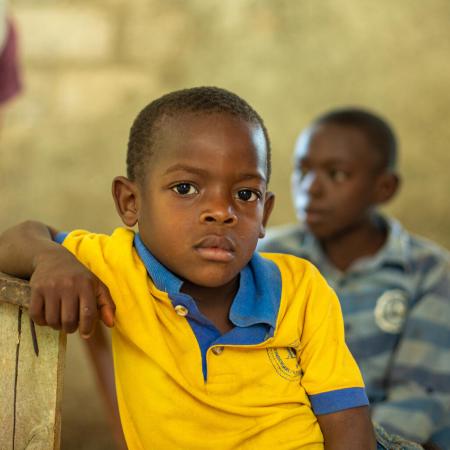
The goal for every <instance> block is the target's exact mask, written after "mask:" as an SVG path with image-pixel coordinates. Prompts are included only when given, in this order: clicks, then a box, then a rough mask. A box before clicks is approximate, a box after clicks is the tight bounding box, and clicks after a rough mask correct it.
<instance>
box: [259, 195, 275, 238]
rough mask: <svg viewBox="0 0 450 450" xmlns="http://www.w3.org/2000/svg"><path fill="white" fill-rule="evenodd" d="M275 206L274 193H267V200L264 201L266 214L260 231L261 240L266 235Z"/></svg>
mask: <svg viewBox="0 0 450 450" xmlns="http://www.w3.org/2000/svg"><path fill="white" fill-rule="evenodd" d="M274 204H275V194H274V193H273V192H266V198H265V200H264V213H263V219H262V223H261V229H260V230H259V238H260V239H261V238H263V237H264V236H265V235H266V225H267V222H268V221H269V217H270V214H271V213H272V210H273V206H274Z"/></svg>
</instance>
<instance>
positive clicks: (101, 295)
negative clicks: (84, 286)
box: [97, 283, 116, 328]
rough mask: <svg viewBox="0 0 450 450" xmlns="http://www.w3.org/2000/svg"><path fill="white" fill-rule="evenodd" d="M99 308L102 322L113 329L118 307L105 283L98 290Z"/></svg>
mask: <svg viewBox="0 0 450 450" xmlns="http://www.w3.org/2000/svg"><path fill="white" fill-rule="evenodd" d="M97 308H98V310H99V313H100V318H101V320H102V322H103V323H104V324H105V325H106V326H107V327H110V328H111V327H113V326H114V315H115V313H116V305H115V304H114V301H113V299H112V298H111V294H110V293H109V290H108V288H107V287H106V286H105V285H104V284H103V283H101V284H99V287H98V290H97Z"/></svg>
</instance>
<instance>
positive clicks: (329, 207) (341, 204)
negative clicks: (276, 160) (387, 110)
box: [292, 124, 382, 239]
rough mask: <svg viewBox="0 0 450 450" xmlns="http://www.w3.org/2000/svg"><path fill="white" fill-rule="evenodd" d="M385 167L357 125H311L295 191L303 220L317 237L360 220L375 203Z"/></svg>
mask: <svg viewBox="0 0 450 450" xmlns="http://www.w3.org/2000/svg"><path fill="white" fill-rule="evenodd" d="M381 172H382V171H381V170H380V169H379V160H378V155H377V153H376V152H375V151H374V150H373V149H372V148H371V147H370V144H369V142H368V141H367V139H366V136H365V134H364V133H363V132H362V131H360V130H359V129H357V128H355V127H351V126H340V125H335V124H324V125H319V126H317V127H313V128H312V129H311V130H309V131H307V132H306V133H305V134H304V135H303V136H302V137H301V138H300V139H299V141H298V143H297V147H296V150H295V168H294V172H293V174H292V190H293V198H294V204H295V209H296V212H297V216H298V218H299V220H301V221H302V222H304V223H305V224H306V225H307V227H308V228H309V229H310V230H311V232H312V233H314V234H315V235H316V237H317V238H319V239H327V238H330V237H333V236H335V235H338V234H340V233H341V232H344V231H346V230H348V229H351V228H352V227H354V226H356V225H358V224H360V223H362V222H363V221H364V220H366V219H367V216H368V213H369V211H370V209H371V207H372V206H374V204H375V199H374V198H375V185H376V180H377V177H378V176H379V175H380V173H381Z"/></svg>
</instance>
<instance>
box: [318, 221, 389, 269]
mask: <svg viewBox="0 0 450 450" xmlns="http://www.w3.org/2000/svg"><path fill="white" fill-rule="evenodd" d="M386 238H387V230H386V228H385V227H384V226H383V224H381V223H380V222H379V221H376V220H373V219H371V218H369V219H368V220H366V221H364V222H362V223H360V224H357V225H355V226H353V227H351V228H348V229H346V230H344V231H343V232H342V233H340V234H337V235H335V236H333V237H331V238H328V239H323V240H321V241H320V244H321V246H322V249H323V251H324V253H325V255H326V256H327V258H328V260H329V261H330V262H331V263H332V264H333V265H334V266H335V267H336V268H337V269H339V270H341V271H343V272H345V271H346V270H347V269H348V268H349V267H350V266H351V265H352V264H353V263H354V262H355V261H356V260H357V259H359V258H362V257H365V256H371V255H374V254H375V253H377V252H378V251H379V250H380V248H381V247H382V246H383V245H384V243H385V242H386Z"/></svg>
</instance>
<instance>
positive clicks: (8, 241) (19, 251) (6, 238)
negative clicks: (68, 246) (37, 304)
mask: <svg viewBox="0 0 450 450" xmlns="http://www.w3.org/2000/svg"><path fill="white" fill-rule="evenodd" d="M54 233H56V232H55V231H54V230H52V229H51V228H49V227H47V226H46V225H44V224H43V223H40V222H35V221H27V222H23V223H20V224H19V225H16V226H14V227H11V228H9V229H7V230H6V231H5V232H3V233H2V234H0V271H1V272H5V273H7V274H9V275H13V276H17V277H20V278H28V277H30V276H31V275H32V273H33V271H34V268H35V265H36V261H37V259H38V258H39V256H40V255H42V254H45V253H46V252H52V251H55V252H57V251H60V250H61V246H60V245H59V244H57V243H55V242H53V235H54Z"/></svg>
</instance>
